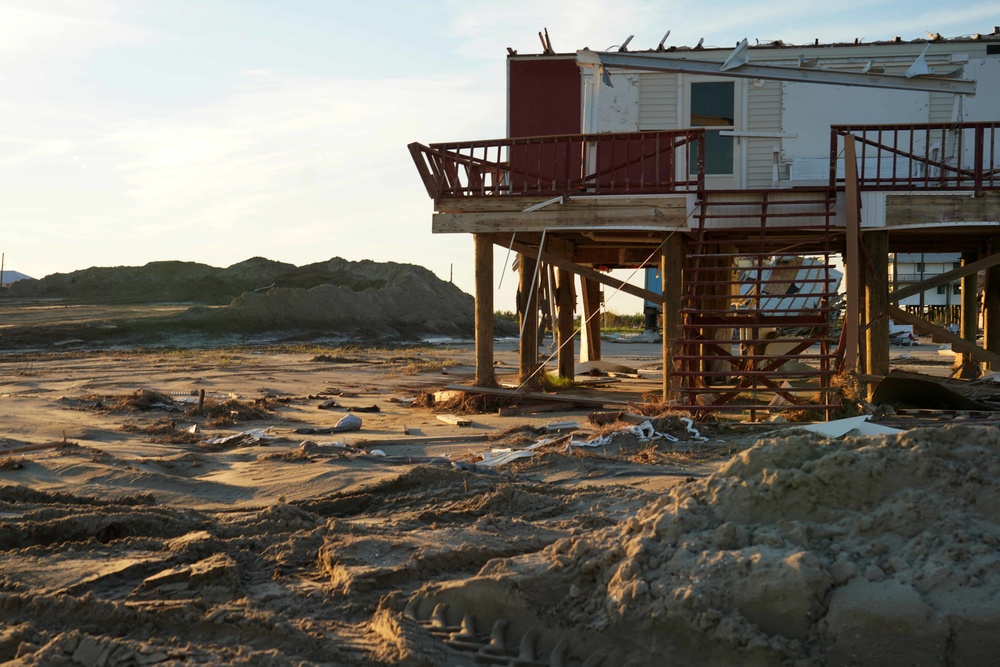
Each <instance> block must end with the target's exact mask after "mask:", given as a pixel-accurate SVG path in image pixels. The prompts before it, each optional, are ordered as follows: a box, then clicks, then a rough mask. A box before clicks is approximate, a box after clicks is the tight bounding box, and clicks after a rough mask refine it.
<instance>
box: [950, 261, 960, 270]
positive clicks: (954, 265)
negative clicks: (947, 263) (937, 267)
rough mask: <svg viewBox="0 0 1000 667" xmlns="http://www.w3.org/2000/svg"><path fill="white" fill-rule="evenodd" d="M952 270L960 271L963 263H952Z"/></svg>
mask: <svg viewBox="0 0 1000 667" xmlns="http://www.w3.org/2000/svg"><path fill="white" fill-rule="evenodd" d="M951 268H952V270H953V271H954V270H955V269H960V268H962V263H961V262H952V263H951Z"/></svg>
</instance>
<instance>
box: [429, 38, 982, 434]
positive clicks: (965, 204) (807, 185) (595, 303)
mask: <svg viewBox="0 0 1000 667" xmlns="http://www.w3.org/2000/svg"><path fill="white" fill-rule="evenodd" d="M668 35H669V33H668ZM540 37H541V40H542V52H541V53H539V54H519V53H517V52H514V51H513V50H509V53H508V56H507V91H508V113H507V135H508V136H507V137H506V138H504V139H485V140H484V139H469V140H465V141H455V142H452V143H440V144H431V145H422V144H420V143H414V144H411V145H410V147H409V148H410V151H411V154H412V157H413V159H414V161H415V163H416V166H417V170H418V171H419V174H420V177H421V178H422V180H423V183H424V185H425V186H426V189H427V192H428V194H429V195H430V197H431V198H432V199H433V200H434V213H433V217H432V230H433V232H434V233H436V234H453V233H467V234H472V235H473V237H474V248H475V250H474V252H475V262H476V264H475V271H476V294H475V296H476V355H477V372H476V382H477V384H479V385H483V386H487V385H490V384H492V383H493V382H494V376H493V373H494V370H493V368H494V367H493V329H492V328H493V310H494V308H493V283H494V277H493V248H494V245H497V246H501V247H503V248H504V249H511V250H512V251H513V252H516V253H518V254H519V257H518V271H519V281H518V285H517V290H518V299H517V303H518V311H519V315H520V318H521V320H522V326H521V341H520V343H521V344H520V367H519V374H520V377H521V380H522V381H526V380H528V379H529V378H531V377H532V376H533V374H535V373H536V371H537V369H538V365H539V357H538V340H537V336H538V324H537V322H538V318H539V312H540V308H542V307H543V303H544V304H547V303H549V302H551V303H552V304H553V309H554V315H553V324H554V326H553V329H554V332H555V336H556V338H557V343H558V350H559V353H558V360H557V367H558V372H559V374H560V375H563V376H567V377H572V376H573V373H574V366H575V362H576V359H575V358H574V355H575V353H574V346H573V344H572V342H571V339H572V338H573V337H574V336H576V335H579V336H580V357H581V361H583V360H596V359H599V358H600V322H601V318H600V317H597V316H596V314H597V313H598V312H599V309H600V299H601V289H602V287H605V286H606V287H609V288H614V289H619V290H621V291H623V292H626V293H628V294H632V295H635V296H638V297H640V298H642V299H644V300H645V301H647V302H650V303H653V304H656V306H657V308H656V310H658V311H659V312H660V313H661V315H660V317H659V318H658V325H657V326H658V327H661V331H662V340H663V364H664V366H663V367H664V379H663V397H664V399H665V400H666V401H669V402H670V403H671V404H673V405H676V406H677V407H679V408H681V409H685V410H688V411H691V412H699V411H718V410H723V411H734V412H743V411H746V410H753V409H754V408H755V407H760V406H761V405H762V404H763V405H766V404H767V403H768V402H773V401H774V400H775V398H776V397H777V398H778V402H780V403H781V404H783V405H786V406H787V407H788V408H803V407H808V408H809V409H813V410H820V411H825V412H826V414H827V415H828V416H829V415H830V414H831V413H832V411H833V410H835V409H836V408H837V407H838V405H839V402H840V399H841V391H840V389H839V388H838V384H839V383H838V380H837V376H838V375H841V374H852V375H854V376H856V377H857V378H860V379H861V381H862V382H864V383H867V386H868V391H869V392H870V391H872V388H873V386H874V383H875V382H876V381H877V380H878V379H879V378H881V377H883V376H884V375H886V374H887V373H888V370H889V339H890V336H889V328H890V320H892V321H894V322H895V323H896V324H897V325H900V324H901V325H908V326H911V327H912V328H913V330H915V331H916V332H917V333H921V334H933V336H934V340H935V341H939V342H942V343H948V344H950V345H951V347H952V349H953V350H954V351H955V352H956V353H959V354H960V355H961V359H962V361H963V363H964V364H966V365H967V366H969V367H977V368H982V367H983V366H984V365H985V366H988V367H989V368H992V369H1000V228H998V224H1000V193H998V191H1000V146H998V139H1000V136H998V127H1000V112H998V109H1000V28H994V29H993V30H992V32H989V33H986V34H975V35H971V36H965V37H959V38H945V37H942V36H940V35H938V34H928V36H927V38H926V39H919V40H914V41H904V40H901V39H899V38H895V39H893V40H891V41H885V42H875V43H864V42H862V41H860V40H854V41H853V42H846V43H835V44H821V43H819V41H818V40H817V41H816V42H815V43H812V44H806V45H791V44H785V43H783V42H780V41H776V42H769V43H758V44H753V45H751V44H748V42H747V40H743V41H742V42H740V43H739V44H738V45H736V46H735V48H734V47H732V46H730V47H727V48H715V47H705V46H703V42H699V44H698V45H697V46H694V47H681V46H676V47H675V46H670V45H667V43H666V40H667V38H666V37H665V38H664V40H663V41H662V42H661V43H660V44H659V45H658V46H656V47H655V48H653V49H649V50H644V51H640V50H630V48H629V43H630V41H631V38H629V40H626V42H625V44H623V45H622V46H620V47H617V48H613V49H610V50H607V51H592V50H590V49H587V48H583V49H580V50H578V51H576V52H573V53H556V52H555V51H554V50H553V49H552V47H551V42H550V41H549V40H548V34H547V31H546V33H545V35H540ZM633 48H634V47H633ZM945 253H947V254H948V256H952V257H954V258H955V259H954V263H953V265H951V266H950V268H948V270H945V271H943V272H939V273H938V272H935V273H930V272H928V273H926V274H924V273H921V276H920V279H919V280H916V279H911V280H906V281H903V282H900V281H899V280H896V279H895V278H890V276H891V275H894V276H898V275H900V274H893V273H892V272H891V271H890V269H891V268H892V267H891V264H892V262H891V261H890V258H891V257H896V258H900V257H902V258H905V259H906V260H907V261H911V262H912V261H914V260H913V258H915V257H920V256H930V255H931V254H933V255H934V256H935V257H938V256H941V255H942V254H945ZM616 268H633V269H635V268H641V269H646V270H649V271H652V272H654V273H652V274H650V275H655V276H657V280H656V281H655V284H652V285H651V284H649V281H647V284H646V285H644V286H642V287H640V286H638V285H634V284H631V283H623V281H621V280H618V279H617V278H615V277H612V275H610V274H609V273H608V271H609V270H610V269H616ZM896 270H897V271H898V270H899V267H898V264H897V265H896ZM904 270H905V269H904ZM980 272H982V273H983V274H984V276H985V279H984V281H983V290H982V303H981V304H980V303H979V299H978V292H979V290H978V289H977V279H978V274H979V273H980ZM915 273H920V272H914V271H912V270H907V274H908V275H911V276H912V275H913V274H915ZM547 276H552V279H551V280H549V279H548V278H547ZM577 276H578V277H579V288H578V289H579V294H580V297H581V302H582V305H583V312H582V318H581V326H580V330H579V332H577V331H576V330H575V329H574V322H573V318H574V312H573V311H574V307H575V305H576V291H577V285H576V283H575V280H576V277H577ZM955 283H958V284H959V285H960V289H958V290H956V291H955V292H954V293H953V294H952V296H951V297H950V298H953V299H954V305H955V306H956V307H957V308H958V309H959V320H960V326H959V327H958V330H957V331H954V330H949V329H948V328H942V327H938V326H935V325H933V324H932V323H931V322H930V321H929V320H928V319H926V317H925V316H926V312H925V311H922V310H921V309H920V308H913V307H906V308H904V307H901V306H902V305H904V302H905V304H910V305H912V297H914V296H916V295H921V294H923V293H925V292H928V291H934V290H936V289H937V288H938V287H940V286H945V289H946V290H947V289H948V287H947V286H950V285H953V284H955ZM550 285H551V287H550ZM540 292H546V293H540ZM908 299H909V300H908ZM948 303H949V304H952V303H953V301H951V300H949V301H948ZM921 305H922V304H921ZM546 310H548V308H547V306H546ZM980 310H982V315H983V317H982V321H983V328H984V331H985V334H984V337H983V343H982V345H979V344H978V343H977V333H978V329H979V314H980Z"/></svg>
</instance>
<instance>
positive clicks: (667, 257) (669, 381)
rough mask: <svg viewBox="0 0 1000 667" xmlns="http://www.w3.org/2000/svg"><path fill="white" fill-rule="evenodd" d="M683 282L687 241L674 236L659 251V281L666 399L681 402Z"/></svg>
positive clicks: (665, 400) (677, 235)
mask: <svg viewBox="0 0 1000 667" xmlns="http://www.w3.org/2000/svg"><path fill="white" fill-rule="evenodd" d="M683 279H684V239H683V237H682V236H680V235H679V234H671V235H670V236H669V237H667V239H666V241H664V242H663V246H662V247H661V249H660V280H661V281H662V288H663V289H662V292H663V301H662V302H661V305H662V307H663V400H664V402H667V403H670V402H676V401H679V400H680V388H681V383H680V380H681V378H680V376H678V375H677V374H676V371H677V368H676V366H675V364H676V362H675V359H676V358H677V357H678V356H679V355H680V351H681V339H682V331H683V330H682V328H681V324H682V322H681V295H682V294H683V286H684V283H683Z"/></svg>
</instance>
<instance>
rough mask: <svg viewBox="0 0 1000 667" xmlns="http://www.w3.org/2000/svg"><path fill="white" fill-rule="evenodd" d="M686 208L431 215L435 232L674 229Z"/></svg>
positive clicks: (680, 223) (682, 222)
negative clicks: (622, 226)
mask: <svg viewBox="0 0 1000 667" xmlns="http://www.w3.org/2000/svg"><path fill="white" fill-rule="evenodd" d="M686 223H687V210H686V209H684V208H682V207H677V208H665V207H664V208H661V207H644V206H615V207H593V208H589V209H572V208H565V209H560V208H559V207H558V205H556V204H553V205H552V207H549V208H543V209H541V210H538V211H532V212H531V213H521V212H520V211H517V212H505V211H501V212H496V213H435V214H434V215H433V217H432V218H431V232H433V233H434V234H467V233H477V232H525V231H536V232H540V231H542V230H545V229H554V228H560V227H572V228H574V229H575V228H579V227H593V228H594V229H600V228H601V227H606V226H609V225H628V226H643V227H652V228H654V229H673V228H676V227H685V226H686Z"/></svg>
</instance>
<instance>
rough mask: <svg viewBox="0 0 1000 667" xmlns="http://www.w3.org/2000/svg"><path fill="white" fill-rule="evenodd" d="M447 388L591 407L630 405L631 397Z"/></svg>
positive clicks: (456, 386) (481, 388)
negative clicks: (595, 396)
mask: <svg viewBox="0 0 1000 667" xmlns="http://www.w3.org/2000/svg"><path fill="white" fill-rule="evenodd" d="M445 389H451V390H454V391H466V392H469V393H471V394H485V395H487V396H499V397H501V398H536V399H538V400H541V401H562V402H564V403H577V404H579V405H586V406H590V407H600V406H604V405H628V404H629V397H627V396H622V397H621V398H614V397H611V396H604V397H601V398H591V397H585V396H570V395H563V394H544V393H541V392H537V391H518V390H516V389H503V388H500V387H471V386H469V385H464V384H449V385H447V386H446V387H445Z"/></svg>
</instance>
